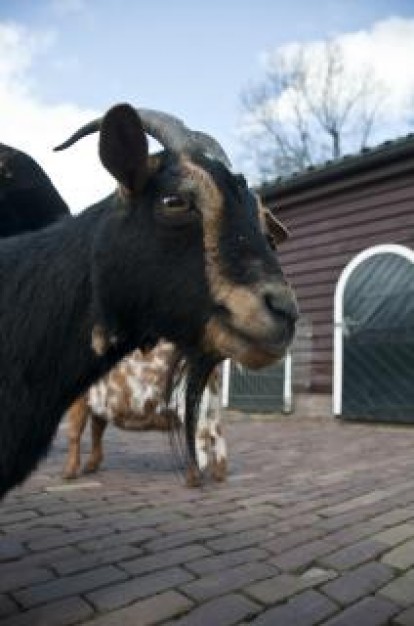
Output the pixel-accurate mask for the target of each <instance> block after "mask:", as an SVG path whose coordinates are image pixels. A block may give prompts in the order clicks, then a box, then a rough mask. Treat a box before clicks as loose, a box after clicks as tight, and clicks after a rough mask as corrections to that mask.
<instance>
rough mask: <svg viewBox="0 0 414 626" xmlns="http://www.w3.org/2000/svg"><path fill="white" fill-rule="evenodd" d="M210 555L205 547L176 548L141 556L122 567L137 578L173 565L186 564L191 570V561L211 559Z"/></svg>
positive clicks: (195, 545) (123, 564)
mask: <svg viewBox="0 0 414 626" xmlns="http://www.w3.org/2000/svg"><path fill="white" fill-rule="evenodd" d="M210 555H211V552H210V550H207V549H206V548H204V547H203V546H200V545H197V544H193V545H189V546H183V547H182V548H175V549H174V550H166V551H165V552H156V553H155V554H150V555H146V556H140V557H139V558H137V559H133V560H128V561H125V562H124V563H121V564H120V566H121V567H122V569H124V570H125V571H126V572H128V573H129V574H133V575H135V576H136V575H138V574H146V573H147V572H152V571H155V570H158V569H163V568H166V567H171V566H172V565H180V564H181V563H185V564H186V567H188V569H190V570H191V563H189V561H190V562H191V561H192V560H194V559H200V558H201V557H209V556H210Z"/></svg>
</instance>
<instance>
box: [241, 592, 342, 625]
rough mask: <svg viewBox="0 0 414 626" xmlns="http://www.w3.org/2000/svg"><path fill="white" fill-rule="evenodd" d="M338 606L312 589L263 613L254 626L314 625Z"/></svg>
mask: <svg viewBox="0 0 414 626" xmlns="http://www.w3.org/2000/svg"><path fill="white" fill-rule="evenodd" d="M337 610H338V607H337V606H336V605H335V604H334V603H333V602H331V600H328V598H326V597H325V596H323V595H322V594H320V593H318V592H317V591H314V590H313V589H310V590H308V591H305V592H304V593H302V594H300V595H298V596H295V597H294V598H292V599H291V600H289V602H287V603H286V604H282V605H280V606H277V607H274V608H272V609H269V610H267V611H265V612H264V613H262V614H261V615H260V616H259V617H258V618H257V619H255V620H253V621H252V622H251V624H252V625H254V626H288V625H289V626H290V625H292V626H293V624H297V625H298V626H299V625H300V626H313V625H314V624H319V623H320V622H321V621H322V620H324V619H326V618H328V617H330V616H331V615H333V614H334V613H335V612H336V611H337Z"/></svg>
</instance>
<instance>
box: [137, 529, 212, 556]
mask: <svg viewBox="0 0 414 626" xmlns="http://www.w3.org/2000/svg"><path fill="white" fill-rule="evenodd" d="M220 534H221V533H220V532H219V531H217V530H215V529H213V528H209V527H207V528H203V527H200V528H195V529H194V530H191V531H185V532H179V533H173V534H171V535H166V536H164V537H159V538H157V539H153V540H152V541H148V543H147V544H146V546H145V548H146V550H148V551H150V552H158V551H159V550H162V551H164V550H170V549H172V548H178V547H179V546H184V545H186V544H189V543H193V542H194V541H205V540H206V539H211V538H212V537H217V536H219V535H220Z"/></svg>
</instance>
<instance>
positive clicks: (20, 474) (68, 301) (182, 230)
mask: <svg viewBox="0 0 414 626" xmlns="http://www.w3.org/2000/svg"><path fill="white" fill-rule="evenodd" d="M140 113H141V114H140V115H139V114H137V112H136V111H135V110H134V109H132V108H131V107H130V106H129V105H118V106H116V107H113V108H112V109H111V110H110V111H109V112H108V113H107V114H106V115H105V117H104V118H103V120H102V121H100V122H99V123H98V124H97V126H98V127H99V128H100V145H99V152H100V158H101V161H102V163H103V165H104V166H105V167H106V168H107V169H108V171H109V172H110V173H111V174H112V175H113V176H114V178H115V179H116V180H117V181H118V183H119V188H118V190H117V192H115V193H114V194H113V195H111V196H109V197H108V198H106V199H105V200H103V201H101V202H100V203H98V204H96V205H94V206H92V207H90V208H89V209H87V210H86V211H84V212H83V213H82V214H81V215H79V216H77V217H75V218H71V219H64V220H61V221H60V222H58V223H56V224H53V225H51V226H49V227H48V228H46V229H43V230H39V231H37V232H34V233H26V234H24V235H21V236H17V237H12V238H9V239H5V240H4V241H1V242H0V366H1V376H0V406H1V411H0V496H1V495H3V494H4V493H6V492H7V490H9V489H10V488H12V487H13V486H14V485H16V484H18V483H19V482H21V481H22V480H23V479H24V478H25V477H26V476H27V475H28V474H29V473H30V472H31V471H32V470H33V469H34V467H35V466H36V464H37V462H38V461H39V459H40V458H41V457H42V456H43V455H44V454H45V453H46V452H47V449H48V447H49V444H50V442H51V440H52V438H53V435H54V433H55V431H56V428H57V426H58V423H59V421H60V419H61V417H62V415H63V414H64V412H65V410H66V409H67V408H68V407H69V406H70V405H71V403H72V402H73V401H74V400H75V399H76V398H77V397H79V396H80V395H81V394H82V393H84V392H85V391H86V390H87V389H88V388H89V387H90V385H91V384H92V383H93V382H95V381H96V380H97V379H98V378H99V377H101V376H102V375H103V374H104V373H106V372H107V371H109V369H110V368H111V367H112V366H113V365H114V364H115V363H116V362H117V361H119V360H120V359H121V357H123V356H124V355H125V354H127V353H128V352H130V351H132V350H133V349H134V348H136V347H139V348H141V349H143V350H145V349H148V348H149V347H152V346H154V345H155V343H156V342H157V341H158V340H159V338H161V337H165V338H167V339H169V340H170V341H173V342H175V343H176V344H177V345H178V346H179V347H180V348H181V349H182V351H183V353H184V354H185V355H186V356H187V358H188V361H189V363H190V372H191V376H190V383H189V389H188V395H187V398H188V401H187V409H188V411H189V414H191V411H192V409H193V408H194V406H195V405H196V404H197V399H198V398H199V397H200V394H201V392H202V390H203V388H204V384H205V380H206V377H207V376H208V373H209V372H210V371H211V369H212V367H213V366H214V364H215V363H217V362H218V361H220V360H221V359H223V358H226V357H232V358H235V359H236V360H238V361H239V362H241V363H243V364H245V365H247V366H253V367H260V366H262V365H265V364H268V363H270V362H272V361H274V360H276V359H278V358H280V357H282V356H283V355H284V353H285V350H286V348H287V346H288V345H289V343H290V341H291V339H292V336H293V332H294V325H295V320H296V317H297V306H296V301H295V298H294V295H293V294H292V292H291V290H290V288H289V287H288V286H287V284H286V282H285V280H284V279H283V275H282V272H281V269H280V267H279V264H278V262H277V258H276V255H275V254H274V252H273V251H272V250H271V248H270V246H269V244H268V242H267V241H266V238H265V237H264V236H263V233H262V231H261V226H260V219H259V207H258V201H257V199H256V197H255V195H254V194H253V193H251V191H250V190H249V189H248V188H247V186H246V184H245V181H244V179H243V178H242V177H240V176H235V175H233V174H231V173H230V171H229V169H228V168H227V166H226V165H225V164H223V161H225V159H224V158H223V153H222V151H221V150H220V149H219V146H217V144H215V142H214V140H212V139H211V138H209V137H208V136H206V135H203V134H202V133H195V132H191V131H188V129H185V127H182V128H180V129H177V128H176V125H175V126H174V123H171V124H170V128H168V119H167V124H165V121H166V120H165V116H163V115H161V117H160V114H154V117H151V115H148V112H146V111H145V112H140ZM157 115H158V117H157ZM143 124H144V126H143ZM92 126H93V125H92ZM93 129H96V127H94V128H93ZM145 131H146V132H148V133H150V134H153V135H154V136H156V137H157V138H158V139H160V140H161V141H162V143H163V145H164V146H165V147H166V150H165V151H164V152H162V153H159V154H156V155H152V156H149V154H148V145H147V138H146V134H145ZM158 131H160V132H158ZM178 131H180V132H181V131H183V132H182V136H187V139H188V137H190V140H187V139H185V141H181V140H180V141H177V136H180V132H178ZM86 132H90V128H89V129H87V131H86ZM83 134H85V132H83ZM81 135H82V132H81V133H80V135H79V133H78V134H77V135H76V136H75V138H76V137H78V136H81ZM212 157H213V158H212ZM96 329H99V333H101V334H99V333H98V335H97V334H96ZM94 331H95V333H94ZM97 336H98V338H101V339H102V340H103V341H102V342H101V344H99V346H97V342H96V338H97ZM91 338H92V339H93V341H92V344H91ZM105 339H108V342H107V343H105V341H104V340H105ZM98 343H99V342H98ZM97 347H99V349H98V350H97ZM192 433H193V429H192V424H191V418H189V419H188V423H187V437H188V440H189V443H190V444H193V443H194V442H193V440H192ZM190 447H191V449H193V445H191V446H190Z"/></svg>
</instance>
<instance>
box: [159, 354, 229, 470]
mask: <svg viewBox="0 0 414 626" xmlns="http://www.w3.org/2000/svg"><path fill="white" fill-rule="evenodd" d="M221 360H222V359H221V358H220V357H218V356H217V355H213V354H207V353H203V352H200V351H195V352H185V353H184V352H182V351H181V350H179V349H177V350H176V352H175V354H174V357H173V358H172V360H171V363H170V367H169V372H168V377H167V387H166V404H167V406H168V407H169V408H171V409H174V406H173V405H172V402H173V395H174V390H175V389H177V388H180V389H181V391H182V392H184V394H185V403H184V406H185V412H184V417H183V429H181V431H180V430H177V428H176V422H174V423H173V421H171V424H170V427H169V428H168V433H169V438H170V445H171V449H172V451H173V455H174V457H175V458H176V459H177V460H179V461H181V463H180V465H181V466H182V465H184V468H185V470H186V471H187V477H188V475H189V474H192V473H195V475H196V478H195V482H197V479H198V478H201V474H200V470H199V467H198V461H197V453H196V431H197V424H198V419H199V412H200V403H201V399H202V396H203V392H204V389H205V387H206V385H207V382H208V379H209V377H210V375H211V373H212V372H213V370H214V368H215V367H216V366H217V365H218V364H219V363H220V361H221ZM175 413H176V411H174V410H172V411H167V415H169V414H171V415H173V414H175ZM180 434H181V435H182V434H184V443H183V440H182V437H180Z"/></svg>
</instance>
